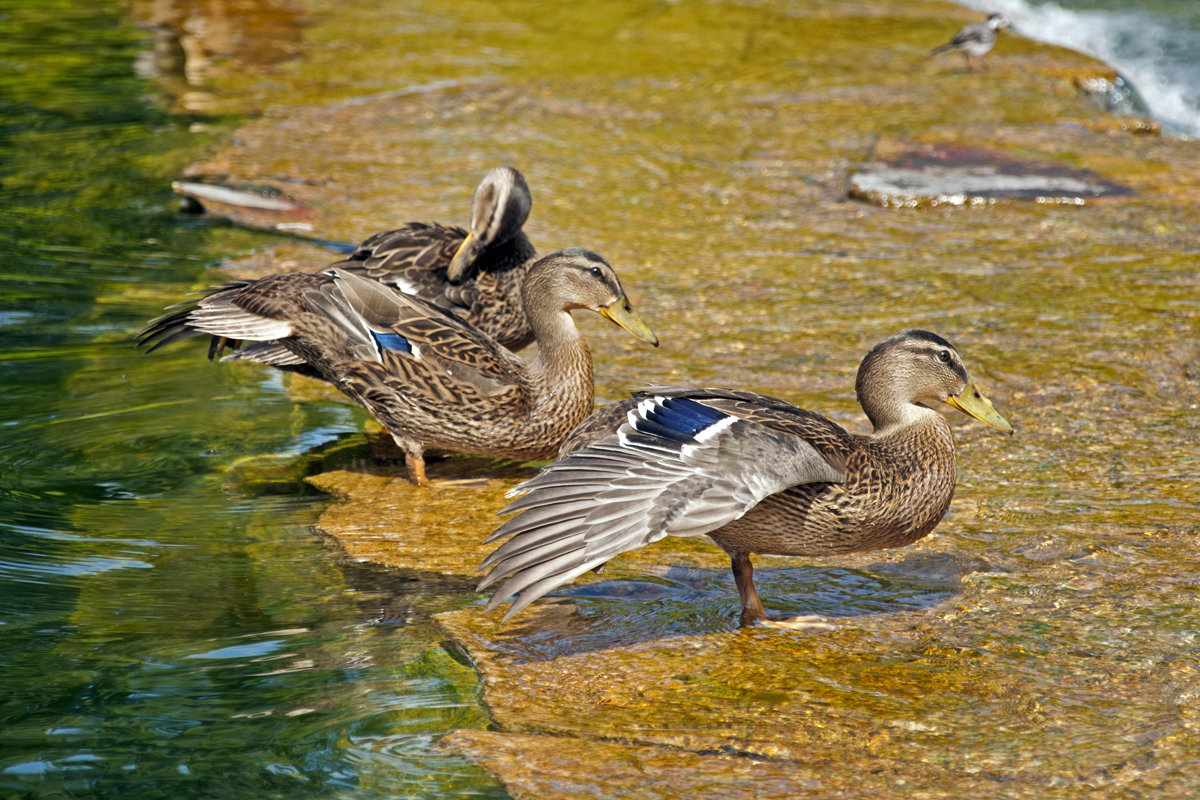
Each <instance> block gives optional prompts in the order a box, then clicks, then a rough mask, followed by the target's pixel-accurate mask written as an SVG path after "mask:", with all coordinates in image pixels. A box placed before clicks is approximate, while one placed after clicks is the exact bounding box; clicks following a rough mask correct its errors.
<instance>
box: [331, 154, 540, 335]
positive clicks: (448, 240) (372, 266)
mask: <svg viewBox="0 0 1200 800" xmlns="http://www.w3.org/2000/svg"><path fill="white" fill-rule="evenodd" d="M532 205H533V199H532V197H531V196H530V193H529V184H528V183H526V181H525V176H524V175H522V174H521V173H520V172H518V171H517V170H515V169H513V168H512V167H497V168H495V169H492V170H489V171H488V173H487V174H486V175H484V176H483V180H482V181H481V182H480V183H479V187H478V188H477V189H476V190H475V196H474V198H473V200H472V201H471V228H470V230H463V229H462V228H457V227H450V226H446V225H439V224H438V223H436V222H434V223H427V222H410V223H408V224H406V225H403V226H401V227H399V228H396V229H395V230H391V231H385V232H383V233H377V234H375V235H374V236H372V237H370V238H369V239H367V240H366V241H364V242H363V243H362V244H361V245H359V246H358V249H356V250H355V251H354V252H353V253H352V254H351V255H350V257H349V258H347V259H346V260H345V261H339V262H337V263H336V264H333V265H332V266H333V267H338V268H340V269H343V270H345V271H347V272H353V273H356V274H359V275H363V276H366V277H368V278H372V279H374V280H377V281H379V282H380V283H383V284H386V285H388V286H390V287H392V288H393V289H395V290H396V291H399V292H403V293H404V294H410V295H416V296H417V297H421V298H423V299H424V300H427V301H429V302H430V303H432V304H433V305H435V306H437V307H438V308H440V309H442V310H443V311H448V312H450V313H451V314H454V315H455V316H456V317H458V318H459V319H462V320H465V321H466V322H468V323H470V324H471V325H473V326H474V327H475V328H477V329H478V330H480V331H482V332H483V333H486V334H487V335H488V336H491V337H492V338H493V339H495V340H496V341H498V342H499V343H500V344H502V345H504V346H505V347H507V348H508V349H509V350H520V349H521V348H523V347H526V346H528V345H529V344H530V343H532V342H533V338H534V337H533V329H532V328H531V327H530V325H529V321H528V320H527V319H526V317H525V312H524V310H523V309H522V308H521V283H522V281H523V280H524V278H525V273H526V271H527V270H528V269H529V267H530V265H532V264H533V262H534V260H535V258H536V256H535V252H534V249H533V245H532V244H530V242H529V238H528V237H527V236H526V235H525V233H524V231H523V230H522V228H523V226H524V225H525V221H526V219H528V218H529V210H530V208H531V206H532Z"/></svg>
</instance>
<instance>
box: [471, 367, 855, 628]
mask: <svg viewBox="0 0 1200 800" xmlns="http://www.w3.org/2000/svg"><path fill="white" fill-rule="evenodd" d="M620 411H624V412H625V413H624V418H623V419H619V413H620ZM599 413H601V414H603V415H604V416H605V419H607V420H608V421H610V422H618V423H619V424H617V425H616V427H615V428H610V429H609V431H608V433H607V434H606V435H598V434H597V431H596V430H595V428H588V427H587V423H584V425H583V426H581V428H583V429H584V433H583V434H581V433H580V431H579V429H577V431H576V433H575V434H572V438H574V437H575V436H576V435H585V436H586V437H587V439H588V443H587V444H586V445H584V446H582V447H579V448H577V449H574V450H571V451H569V452H567V454H566V455H564V456H563V457H562V458H560V459H559V460H558V461H557V462H555V463H554V464H551V465H550V466H548V467H546V468H544V469H543V470H542V472H541V473H539V474H538V475H537V476H535V477H534V478H532V479H531V480H529V481H527V482H525V483H524V484H521V485H520V486H518V487H517V488H516V489H515V490H514V493H516V492H520V493H524V496H523V497H521V498H519V499H517V500H515V501H513V502H512V503H510V504H509V505H508V506H507V507H506V508H505V509H503V511H501V512H500V513H502V514H511V513H515V514H517V516H515V517H513V518H512V519H510V520H508V521H507V522H506V523H504V524H503V525H502V526H500V528H498V529H497V530H496V531H495V532H494V533H493V534H492V535H491V536H490V537H489V538H488V540H487V541H488V542H493V541H498V540H500V539H504V538H506V537H509V538H508V541H507V542H505V543H504V544H503V545H501V546H500V547H499V548H498V549H497V550H495V551H494V552H493V553H492V554H491V555H489V556H488V557H487V558H486V559H485V560H484V561H483V563H482V564H481V566H480V568H481V569H488V568H491V572H490V573H489V574H488V575H487V576H486V577H485V578H484V580H483V581H482V582H481V583H480V585H479V588H480V589H481V590H482V589H486V588H488V587H490V586H492V585H494V584H496V583H498V582H500V581H501V580H503V581H504V583H503V584H502V585H501V586H500V587H499V588H498V589H497V590H496V592H495V594H494V595H493V596H492V598H491V600H490V601H489V603H488V609H489V610H490V609H492V608H495V607H496V606H497V605H499V604H501V603H503V602H504V601H505V600H507V599H509V598H511V597H513V596H514V595H517V594H518V593H519V594H520V597H519V598H518V599H517V600H516V601H515V602H514V603H513V605H512V607H511V608H510V609H509V610H508V612H507V613H506V615H505V618H506V619H507V618H508V617H509V616H511V615H512V614H514V613H516V612H517V611H519V610H520V609H521V608H524V607H525V606H526V605H528V604H529V603H530V602H532V601H533V600H535V599H536V598H538V597H540V596H542V595H543V594H545V593H546V592H548V591H550V590H552V589H554V588H555V587H557V586H559V585H561V584H563V583H565V582H566V581H569V580H571V579H572V578H574V577H576V576H578V575H581V574H583V573H584V572H587V571H588V570H591V569H595V568H596V567H598V566H600V565H602V564H604V563H605V562H607V561H608V560H609V559H611V558H612V557H614V556H616V555H618V554H620V553H623V552H626V551H628V550H633V549H636V548H638V547H642V546H644V545H646V544H649V543H651V542H655V541H658V540H659V539H661V538H663V537H664V536H668V535H671V536H699V535H703V534H706V533H709V532H711V531H714V530H717V529H718V528H721V527H723V526H724V525H727V524H728V523H730V522H732V521H733V520H735V519H738V518H739V517H741V516H742V515H744V514H745V513H746V512H747V511H749V510H750V509H752V508H753V507H754V506H756V505H757V504H758V503H759V502H760V501H761V500H762V499H763V498H764V497H767V496H769V495H772V494H775V493H776V492H779V491H782V490H784V489H786V488H788V487H789V486H794V485H797V484H801V483H817V482H841V481H843V480H844V479H845V462H844V460H843V458H842V457H841V456H840V455H839V453H838V452H837V450H836V449H835V448H832V447H829V446H828V441H827V440H832V439H836V438H837V437H838V435H839V432H841V434H840V435H842V436H844V435H845V433H844V432H843V431H841V429H840V428H838V427H837V426H836V425H834V424H833V423H832V422H830V421H829V420H826V419H824V418H823V417H820V416H818V415H816V414H813V413H812V412H809V411H805V410H803V409H799V408H796V407H795V406H791V405H789V404H787V403H783V402H782V401H779V400H775V399H774V398H770V397H766V396H764V395H756V394H754V393H751V392H738V391H732V390H722V389H715V390H714V389H694V388H671V387H659V388H656V389H655V390H654V391H653V393H645V394H640V395H638V396H635V398H634V399H632V400H627V401H624V402H622V403H620V404H614V406H611V407H608V408H606V409H602V410H601V412H599Z"/></svg>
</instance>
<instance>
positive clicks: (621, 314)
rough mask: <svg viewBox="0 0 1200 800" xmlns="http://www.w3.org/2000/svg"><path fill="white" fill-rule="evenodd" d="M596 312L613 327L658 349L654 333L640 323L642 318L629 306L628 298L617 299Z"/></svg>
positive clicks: (643, 323)
mask: <svg viewBox="0 0 1200 800" xmlns="http://www.w3.org/2000/svg"><path fill="white" fill-rule="evenodd" d="M596 312H597V313H598V314H600V316H602V317H604V318H605V319H607V320H609V321H610V322H612V323H613V324H614V325H616V326H618V327H620V328H624V329H625V330H627V331H629V332H630V333H632V334H633V335H634V336H636V337H637V338H639V339H641V340H642V341H643V342H649V343H650V344H652V345H654V346H655V347H658V337H657V336H655V335H654V331H652V330H650V326H649V325H647V324H646V323H645V322H642V318H641V317H639V316H638V313H637V312H636V311H634V310H633V307H632V306H630V305H629V299H628V298H626V297H619V298H617V300H616V301H615V302H613V303H612V304H611V305H607V306H603V307H601V308H598V309H596Z"/></svg>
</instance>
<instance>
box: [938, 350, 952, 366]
mask: <svg viewBox="0 0 1200 800" xmlns="http://www.w3.org/2000/svg"><path fill="white" fill-rule="evenodd" d="M937 358H938V361H940V362H942V363H943V364H949V363H950V351H949V350H938V354H937Z"/></svg>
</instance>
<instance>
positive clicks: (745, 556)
mask: <svg viewBox="0 0 1200 800" xmlns="http://www.w3.org/2000/svg"><path fill="white" fill-rule="evenodd" d="M732 567H733V580H734V581H735V582H736V583H737V588H738V594H740V595H741V596H742V625H743V626H747V625H753V624H754V623H756V622H762V621H764V620H766V618H767V614H766V612H765V611H763V607H762V601H761V600H759V599H758V592H757V591H755V589H754V565H753V564H751V563H750V554H749V553H734V554H733V564H732Z"/></svg>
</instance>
